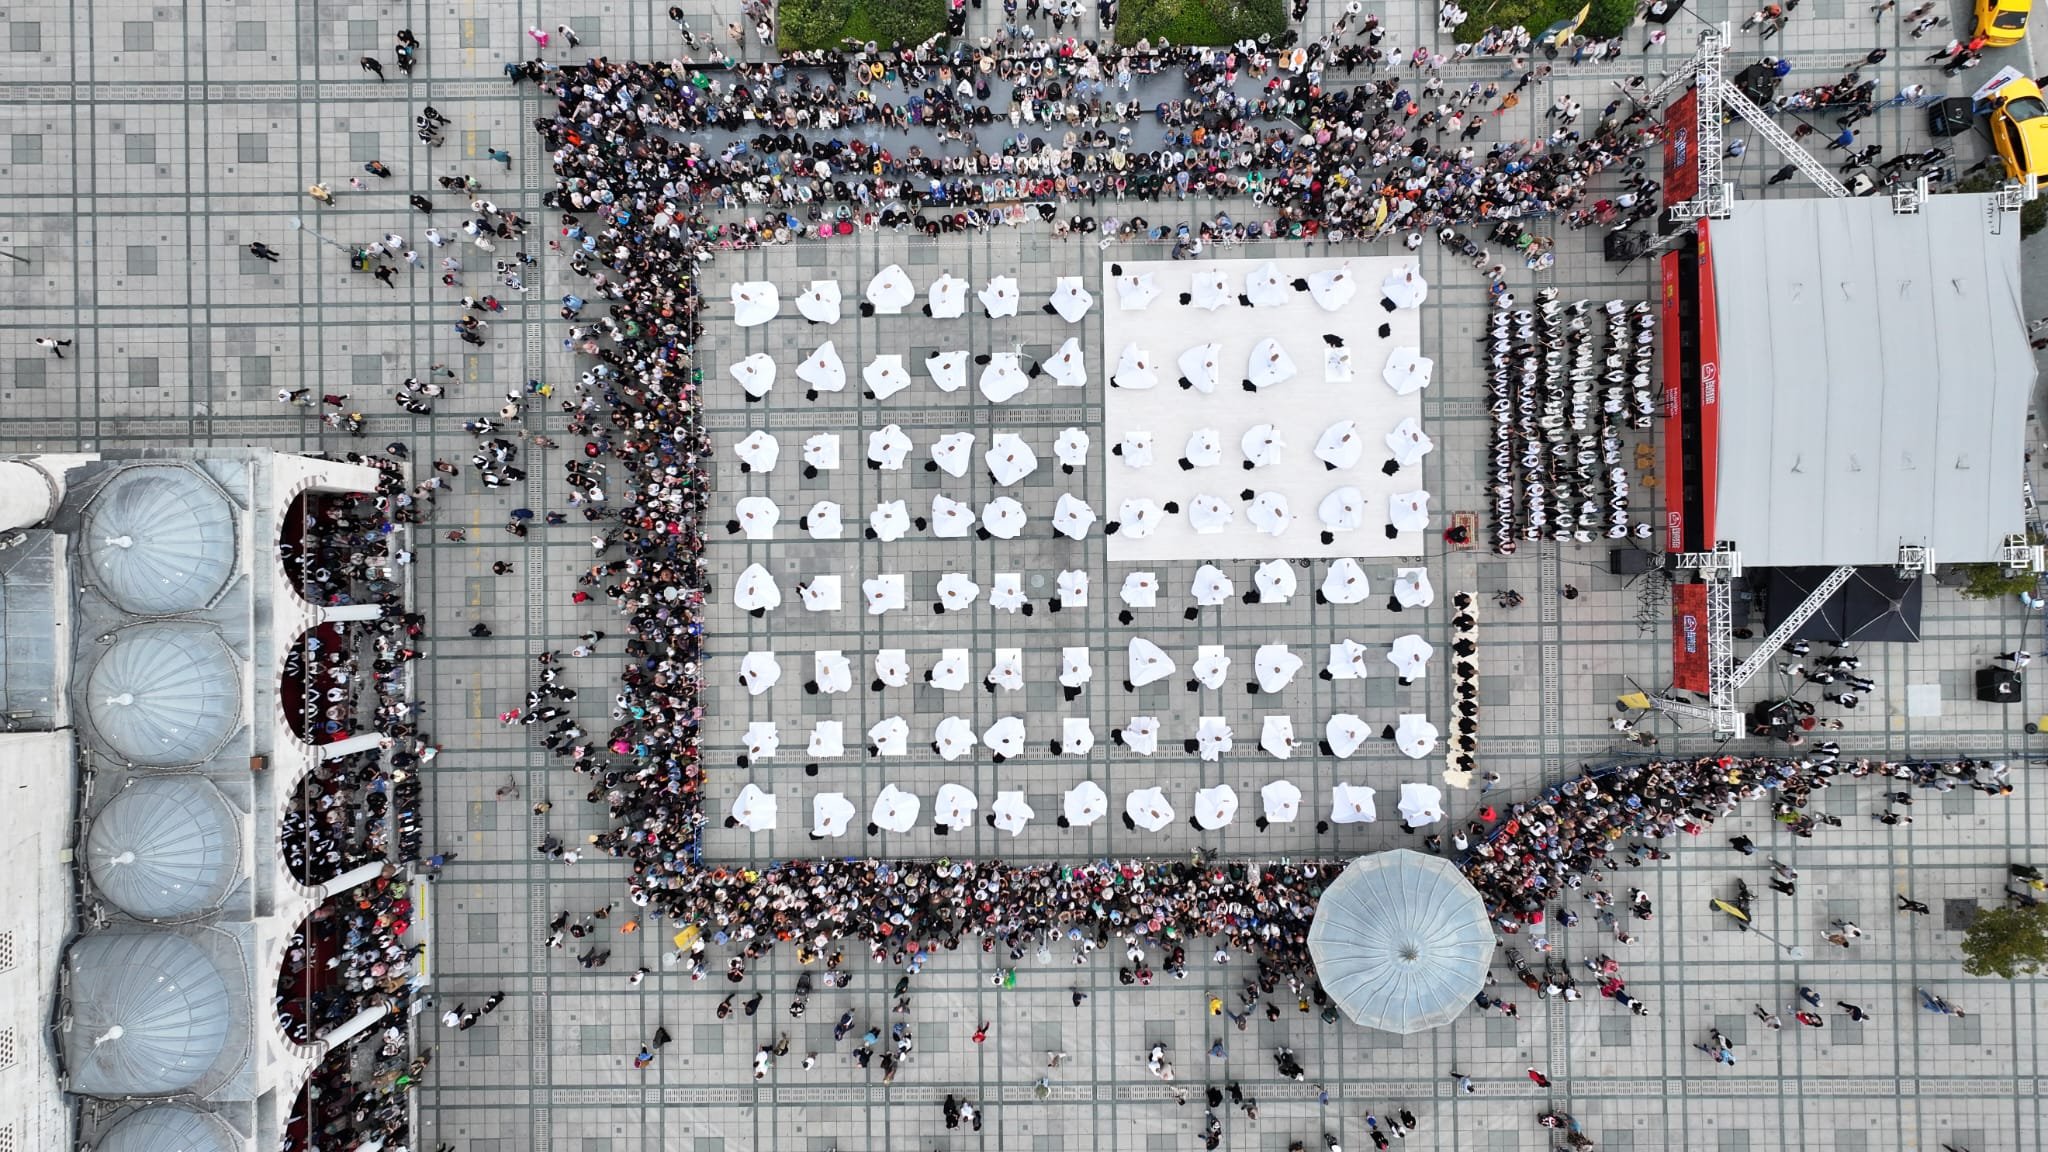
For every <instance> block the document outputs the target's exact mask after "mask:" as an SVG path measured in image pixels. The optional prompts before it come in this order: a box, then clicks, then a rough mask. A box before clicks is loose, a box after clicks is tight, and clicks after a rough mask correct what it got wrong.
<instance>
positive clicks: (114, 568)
mask: <svg viewBox="0 0 2048 1152" xmlns="http://www.w3.org/2000/svg"><path fill="white" fill-rule="evenodd" d="M79 553H80V560H81V563H82V565H83V567H84V568H85V570H86V571H88V572H90V573H91V574H92V579H93V582H94V583H95V584H98V585H99V587H100V589H101V590H102V591H104V592H105V593H106V594H107V599H109V600H111V601H113V602H114V606H115V607H117V608H119V609H121V610H122V611H123V612H129V613H132V614H134V615H138V616H167V615H172V614H175V613H179V612H192V611H196V610H198V609H201V608H204V607H206V606H207V605H208V604H211V603H212V602H213V601H214V599H215V598H216V597H218V596H219V595H220V593H221V591H222V590H223V589H225V588H226V587H227V584H228V580H229V579H230V578H231V577H232V576H233V575H234V572H235V512H234V506H233V505H232V504H230V503H229V502H228V498H227V496H226V495H225V494H223V493H222V492H221V490H220V489H219V488H218V487H217V486H215V485H214V483H213V482H212V481H211V480H208V479H207V478H206V477H205V476H203V475H201V474H200V473H199V472H198V471H196V470H195V469H192V468H188V467H186V466H184V465H181V464H145V465H141V466H139V467H134V468H126V469H123V470H122V471H121V473H120V474H119V475H117V476H115V477H114V478H113V479H112V480H111V481H109V482H108V483H107V485H106V487H104V488H102V489H101V490H100V491H99V492H98V493H97V494H96V495H95V496H94V497H93V498H92V503H91V504H90V505H89V506H88V507H87V508H86V511H85V517H84V521H83V523H82V525H81V526H80V530H79Z"/></svg>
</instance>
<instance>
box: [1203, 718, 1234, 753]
mask: <svg viewBox="0 0 2048 1152" xmlns="http://www.w3.org/2000/svg"><path fill="white" fill-rule="evenodd" d="M1195 750H1196V751H1197V752H1199V753H1200V754H1201V757H1202V759H1204V760H1215V759H1216V758H1217V757H1219V756H1221V755H1223V754H1224V753H1225V752H1228V751H1230V724H1229V722H1227V721H1225V720H1224V719H1223V717H1221V716H1204V717H1202V719H1201V721H1200V722H1199V723H1197V724H1196V726H1195Z"/></svg>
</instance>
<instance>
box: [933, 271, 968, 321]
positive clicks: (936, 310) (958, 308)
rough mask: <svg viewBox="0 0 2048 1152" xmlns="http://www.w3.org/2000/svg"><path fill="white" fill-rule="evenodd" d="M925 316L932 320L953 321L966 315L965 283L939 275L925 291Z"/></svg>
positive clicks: (947, 274)
mask: <svg viewBox="0 0 2048 1152" xmlns="http://www.w3.org/2000/svg"><path fill="white" fill-rule="evenodd" d="M924 298H925V305H924V309H925V315H927V316H930V317H931V318H932V319H934V320H954V319H958V318H959V317H961V316H965V315H966V314H967V281H965V280H962V279H960V278H959V277H958V276H955V275H953V274H951V273H941V274H940V276H939V278H938V279H937V280H934V281H932V282H931V286H930V287H928V288H926V289H925V293H924Z"/></svg>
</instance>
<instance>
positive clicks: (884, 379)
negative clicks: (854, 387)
mask: <svg viewBox="0 0 2048 1152" xmlns="http://www.w3.org/2000/svg"><path fill="white" fill-rule="evenodd" d="M860 379H861V383H863V384H865V385H867V389H868V392H869V394H870V395H872V396H873V397H874V398H875V399H877V400H887V399H888V398H889V397H891V396H894V395H895V394H897V393H898V392H901V391H903V390H904V389H905V388H908V387H910V371H909V369H907V368H905V367H904V366H903V357H901V356H898V355H896V354H895V353H893V352H890V353H886V354H884V355H881V356H877V357H875V358H874V359H873V360H870V361H868V364H867V367H865V368H862V369H861V370H860Z"/></svg>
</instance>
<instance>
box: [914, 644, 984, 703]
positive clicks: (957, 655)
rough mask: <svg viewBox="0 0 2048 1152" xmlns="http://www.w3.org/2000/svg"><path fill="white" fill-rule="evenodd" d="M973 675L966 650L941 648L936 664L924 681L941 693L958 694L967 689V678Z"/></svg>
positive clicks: (970, 661)
mask: <svg viewBox="0 0 2048 1152" xmlns="http://www.w3.org/2000/svg"><path fill="white" fill-rule="evenodd" d="M973 674H974V668H973V661H972V660H971V659H969V657H968V653H967V649H965V648H941V649H939V661H938V663H936V664H933V665H932V670H931V672H930V674H929V675H927V676H926V677H925V678H924V679H925V683H927V684H929V685H931V686H932V687H934V688H937V689H938V690H939V691H941V692H958V691H960V690H961V689H962V688H965V687H967V678H968V677H969V676H972V675H973Z"/></svg>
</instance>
